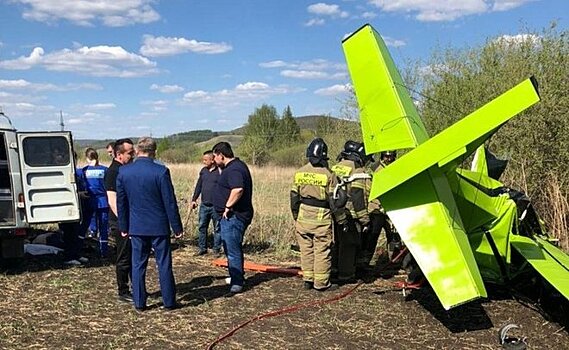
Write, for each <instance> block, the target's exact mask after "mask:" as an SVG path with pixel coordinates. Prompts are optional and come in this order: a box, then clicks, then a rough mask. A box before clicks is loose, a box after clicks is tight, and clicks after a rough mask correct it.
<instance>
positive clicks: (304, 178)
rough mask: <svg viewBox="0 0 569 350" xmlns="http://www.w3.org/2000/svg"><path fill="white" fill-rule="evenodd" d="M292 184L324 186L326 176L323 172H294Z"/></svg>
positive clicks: (326, 179)
mask: <svg viewBox="0 0 569 350" xmlns="http://www.w3.org/2000/svg"><path fill="white" fill-rule="evenodd" d="M294 184H295V185H297V186H301V185H314V186H323V187H326V185H327V184H328V176H326V175H325V174H316V173H306V172H299V173H296V174H294Z"/></svg>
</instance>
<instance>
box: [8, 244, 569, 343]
mask: <svg viewBox="0 0 569 350" xmlns="http://www.w3.org/2000/svg"><path fill="white" fill-rule="evenodd" d="M194 252H195V248H194V247H185V248H181V249H177V250H175V252H174V273H175V276H176V282H177V290H178V299H179V301H180V302H181V304H182V305H183V307H182V308H180V309H177V310H174V311H164V310H162V309H160V308H159V306H160V298H159V289H158V284H157V274H156V268H155V265H154V263H153V261H151V262H150V264H149V273H148V275H147V281H148V290H149V292H150V293H152V294H151V298H150V299H149V306H150V309H149V310H147V311H145V312H144V313H138V312H136V311H135V310H134V308H133V307H132V305H129V304H124V303H121V302H119V301H118V300H117V299H116V290H115V273H114V266H113V265H111V264H109V263H108V262H105V261H100V260H97V259H91V262H90V263H89V264H87V266H85V267H73V268H69V267H66V266H64V265H63V264H62V262H61V259H60V258H57V257H28V258H27V259H26V262H25V263H24V265H23V266H22V267H20V268H18V269H17V270H4V271H3V273H2V274H1V275H0V292H1V294H0V349H206V348H207V347H208V345H210V344H211V343H212V342H214V341H215V340H216V339H217V338H218V337H219V336H221V335H223V334H226V333H227V332H229V331H230V330H232V329H233V328H234V327H236V326H237V325H239V324H241V323H243V322H246V321H247V320H250V319H251V318H254V317H255V316H259V315H261V314H265V313H267V312H272V311H276V310H279V309H282V308H287V307H290V306H293V305H297V304H306V303H311V302H314V301H317V300H324V299H330V298H333V297H334V296H339V295H343V294H346V293H347V292H349V291H350V290H352V289H354V288H355V289H354V290H353V292H352V293H350V294H349V295H347V296H346V297H345V298H343V299H341V300H338V301H335V302H330V303H327V304H323V305H318V306H308V307H304V308H300V309H299V310H296V311H295V312H292V313H287V314H282V315H278V316H276V317H272V318H264V319H260V320H256V321H254V322H251V323H249V324H248V325H247V326H245V327H244V328H242V329H240V330H238V331H236V332H235V333H234V334H233V335H232V336H231V337H229V338H227V339H225V340H224V341H223V342H221V343H219V344H217V345H216V346H215V349H500V348H501V347H500V345H499V344H498V335H497V333H498V329H499V328H500V327H501V326H503V325H505V324H508V323H515V324H517V325H519V326H520V327H521V328H519V329H516V330H515V331H512V332H511V334H512V335H516V336H519V337H527V342H528V344H529V348H530V349H569V334H568V332H567V330H566V329H565V328H564V327H563V326H561V325H560V324H558V323H555V322H552V321H548V320H546V319H545V318H544V317H543V316H542V315H541V314H540V313H538V312H537V311H535V310H534V309H532V308H530V307H527V306H524V305H522V304H520V303H518V302H516V301H514V300H513V299H512V298H510V297H508V296H503V295H502V296H500V297H493V298H491V299H489V300H484V301H481V302H473V303H469V304H467V305H465V306H463V307H458V308H455V309H453V310H451V311H449V312H446V311H444V309H443V308H442V307H441V306H440V303H439V302H438V300H437V299H436V296H435V295H434V294H433V292H432V290H430V288H428V287H426V288H423V289H421V290H418V291H413V292H412V293H410V294H407V295H406V296H403V294H402V292H401V291H395V290H393V289H394V288H393V282H394V281H395V280H396V279H397V277H394V278H391V279H382V278H380V277H377V274H376V277H375V278H370V279H368V280H367V281H366V283H362V284H361V285H359V286H358V287H356V286H357V284H351V285H345V286H342V287H341V288H340V289H339V290H337V291H333V292H324V293H323V292H317V291H304V290H302V288H301V286H302V280H301V279H300V278H298V277H290V276H286V275H277V274H267V273H255V272H248V273H247V282H246V283H247V288H246V290H245V292H244V293H242V294H238V295H235V296H229V295H228V294H227V292H228V287H227V286H226V285H225V282H224V279H225V277H226V276H227V271H226V270H225V269H224V268H219V267H214V266H212V265H211V261H212V256H211V255H207V256H205V257H199V258H198V257H194V256H193V253H194ZM247 259H248V260H251V261H255V262H267V263H268V262H270V263H278V264H280V265H281V266H294V265H297V264H298V261H289V262H283V261H281V262H275V261H271V260H272V259H271V258H270V256H267V255H260V254H255V255H249V256H247Z"/></svg>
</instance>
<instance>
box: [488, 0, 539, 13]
mask: <svg viewBox="0 0 569 350" xmlns="http://www.w3.org/2000/svg"><path fill="white" fill-rule="evenodd" d="M530 1H535V0H495V1H494V4H493V5H492V10H493V11H508V10H511V9H515V8H516V7H520V6H522V5H524V4H525V3H527V2H530Z"/></svg>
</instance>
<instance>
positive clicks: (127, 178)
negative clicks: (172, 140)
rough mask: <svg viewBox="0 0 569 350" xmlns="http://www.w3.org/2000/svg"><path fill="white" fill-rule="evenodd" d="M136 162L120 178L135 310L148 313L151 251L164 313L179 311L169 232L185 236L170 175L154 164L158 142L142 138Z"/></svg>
mask: <svg viewBox="0 0 569 350" xmlns="http://www.w3.org/2000/svg"><path fill="white" fill-rule="evenodd" d="M136 148H137V159H136V161H135V162H134V163H131V164H128V165H126V166H123V167H122V168H121V169H120V172H119V176H118V178H117V207H118V214H119V215H118V217H119V230H120V232H121V234H122V236H123V237H126V236H130V240H131V245H132V294H133V299H134V307H135V308H136V309H137V310H139V311H143V310H145V309H146V298H147V294H146V281H145V280H146V267H147V265H148V258H149V256H150V250H151V248H154V256H155V258H156V263H157V264H158V273H159V279H160V289H161V292H162V301H163V303H164V305H163V306H164V309H166V310H172V309H175V308H177V306H178V304H177V303H176V285H175V281H174V274H173V272H172V249H171V247H170V230H172V231H173V232H174V234H175V236H176V238H181V237H182V234H183V228H182V221H181V219H180V214H179V211H178V205H177V202H176V196H175V194H174V187H173V185H172V179H171V177H170V171H169V170H168V168H166V167H165V166H164V165H161V164H158V163H156V162H155V161H154V157H155V155H156V141H154V140H153V139H152V138H151V137H142V138H140V140H139V141H138V144H137V147H136Z"/></svg>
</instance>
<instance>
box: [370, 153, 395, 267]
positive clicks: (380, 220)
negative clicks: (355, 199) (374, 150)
mask: <svg viewBox="0 0 569 350" xmlns="http://www.w3.org/2000/svg"><path fill="white" fill-rule="evenodd" d="M396 158H397V151H384V152H381V153H380V156H379V164H378V168H377V169H376V172H378V171H381V170H382V169H383V168H385V167H386V166H388V165H389V164H391V163H392V162H394V161H395V159H396ZM368 211H369V214H370V221H371V228H370V232H369V235H368V237H367V240H366V241H365V242H364V248H363V250H364V252H365V253H364V254H365V255H366V260H367V264H368V265H369V263H370V261H371V259H372V258H373V254H374V253H375V249H376V247H377V241H378V239H379V235H380V234H381V230H382V229H383V230H384V231H385V237H386V241H387V253H388V257H389V260H391V259H393V258H394V257H395V256H396V255H397V254H398V253H399V251H400V250H401V238H400V237H399V234H398V233H397V231H396V230H395V227H394V226H393V224H392V223H391V221H390V220H389V218H388V217H387V214H385V210H384V209H383V207H382V206H381V204H380V203H379V199H377V198H375V199H373V200H371V201H370V202H369V204H368Z"/></svg>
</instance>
